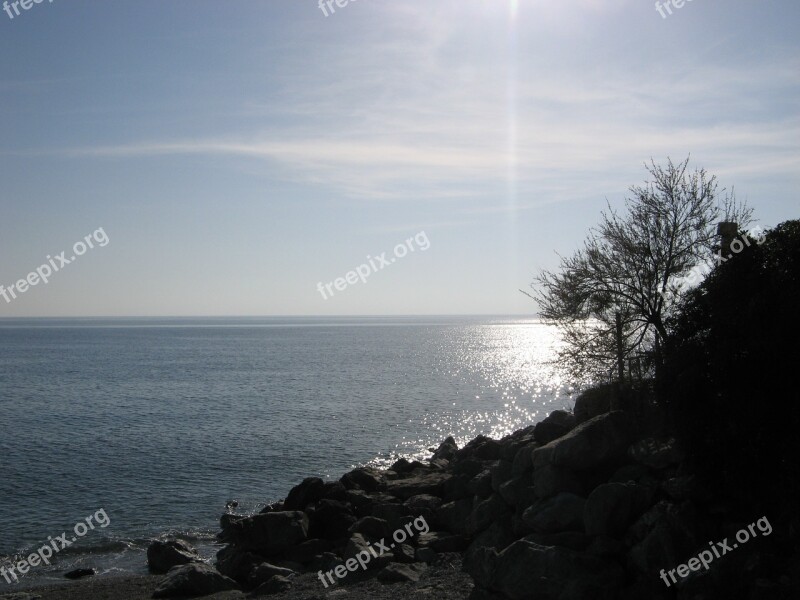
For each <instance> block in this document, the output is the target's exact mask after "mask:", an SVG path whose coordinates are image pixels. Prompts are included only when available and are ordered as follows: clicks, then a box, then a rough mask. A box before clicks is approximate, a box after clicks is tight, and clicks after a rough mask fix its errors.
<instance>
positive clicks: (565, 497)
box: [522, 492, 586, 533]
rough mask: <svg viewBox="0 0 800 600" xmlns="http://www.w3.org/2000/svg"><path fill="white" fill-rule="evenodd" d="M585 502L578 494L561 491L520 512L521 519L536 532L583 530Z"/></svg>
mask: <svg viewBox="0 0 800 600" xmlns="http://www.w3.org/2000/svg"><path fill="white" fill-rule="evenodd" d="M585 504H586V500H584V499H583V498H581V497H580V496H576V495H575V494H570V493H567V492H562V493H560V494H557V495H555V496H553V497H552V498H547V499H545V500H540V501H539V502H537V503H536V504H534V505H533V506H531V507H529V508H527V509H526V510H525V512H524V513H523V514H522V520H523V521H524V522H525V524H526V525H528V526H529V527H530V528H531V529H533V530H534V531H535V532H538V533H556V532H563V531H581V532H583V509H584V505H585Z"/></svg>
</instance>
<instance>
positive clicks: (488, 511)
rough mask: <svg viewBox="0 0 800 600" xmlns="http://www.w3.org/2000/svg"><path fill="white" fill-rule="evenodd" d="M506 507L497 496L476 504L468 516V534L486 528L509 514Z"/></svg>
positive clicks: (494, 495) (493, 495)
mask: <svg viewBox="0 0 800 600" xmlns="http://www.w3.org/2000/svg"><path fill="white" fill-rule="evenodd" d="M509 512H510V511H509V508H508V505H507V504H506V503H505V502H504V501H503V499H502V497H501V496H500V495H499V494H492V495H491V496H489V498H487V499H486V500H483V501H481V502H477V503H476V504H475V507H474V508H473V509H472V514H470V516H469V533H470V534H474V533H478V532H480V531H483V530H484V529H486V528H488V527H489V526H490V525H491V524H492V523H493V522H494V521H495V520H497V519H499V518H501V517H503V516H505V515H506V514H507V513H509Z"/></svg>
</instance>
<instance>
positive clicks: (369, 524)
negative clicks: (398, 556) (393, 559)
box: [347, 517, 392, 542]
mask: <svg viewBox="0 0 800 600" xmlns="http://www.w3.org/2000/svg"><path fill="white" fill-rule="evenodd" d="M347 533H348V537H349V536H350V535H352V534H354V533H360V534H362V535H363V536H364V537H365V538H366V539H367V540H369V541H370V542H377V541H378V540H382V539H385V538H388V537H389V536H390V535H391V534H392V532H391V530H390V529H389V523H387V522H386V521H384V520H383V519H379V518H378V517H363V518H361V519H359V520H358V521H356V522H355V523H353V524H352V525H351V526H350V529H348V531H347Z"/></svg>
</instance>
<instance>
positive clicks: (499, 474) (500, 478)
mask: <svg viewBox="0 0 800 600" xmlns="http://www.w3.org/2000/svg"><path fill="white" fill-rule="evenodd" d="M511 467H512V463H510V462H508V461H506V460H498V461H497V462H496V463H495V465H494V466H493V467H492V468H491V469H490V471H491V473H492V490H493V491H495V492H497V491H499V490H500V486H501V485H503V484H504V483H505V482H506V481H509V480H510V479H511V478H512V477H513V475H512V474H511Z"/></svg>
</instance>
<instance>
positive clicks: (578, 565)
mask: <svg viewBox="0 0 800 600" xmlns="http://www.w3.org/2000/svg"><path fill="white" fill-rule="evenodd" d="M464 569H465V570H466V571H467V572H468V573H469V574H470V575H472V576H473V578H474V579H475V581H476V583H477V584H478V585H479V586H481V587H483V588H486V589H489V590H491V591H494V592H499V593H501V594H503V595H504V597H506V598H509V599H511V600H532V599H535V600H573V599H574V600H578V599H585V598H592V599H593V600H612V599H616V598H618V597H619V595H618V590H619V587H620V585H621V584H622V581H623V578H624V573H623V571H622V569H621V568H620V566H619V565H617V564H616V563H613V562H610V561H606V560H602V559H600V558H597V557H595V556H591V555H588V554H585V553H582V552H576V551H574V550H569V549H567V548H559V547H556V546H549V547H548V546H540V545H538V544H535V543H533V542H528V541H523V540H519V541H517V542H514V543H513V544H511V545H510V546H509V547H508V548H506V549H505V550H503V551H502V552H500V553H499V554H498V553H497V552H495V551H494V550H491V549H488V548H484V549H482V552H476V553H475V554H474V555H472V556H471V557H470V559H469V560H468V561H466V562H465V564H464Z"/></svg>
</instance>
